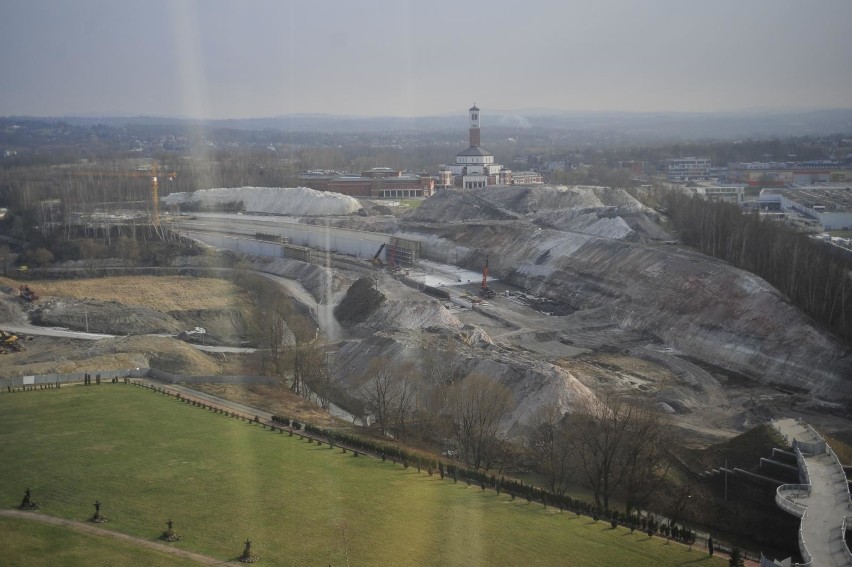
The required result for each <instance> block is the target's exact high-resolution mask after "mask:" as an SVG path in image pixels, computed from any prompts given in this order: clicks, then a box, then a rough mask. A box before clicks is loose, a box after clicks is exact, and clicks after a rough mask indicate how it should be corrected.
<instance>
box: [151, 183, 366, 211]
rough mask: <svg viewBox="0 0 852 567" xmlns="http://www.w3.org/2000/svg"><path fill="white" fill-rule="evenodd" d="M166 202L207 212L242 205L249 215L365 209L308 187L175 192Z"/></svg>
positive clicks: (352, 200)
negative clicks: (207, 209) (230, 204)
mask: <svg viewBox="0 0 852 567" xmlns="http://www.w3.org/2000/svg"><path fill="white" fill-rule="evenodd" d="M163 203H164V204H165V205H167V206H176V205H182V204H192V205H197V206H199V207H201V208H203V209H206V208H211V209H212V208H217V207H219V206H222V205H225V204H227V203H242V204H243V208H244V209H245V211H246V212H247V213H272V214H278V215H306V216H323V215H348V214H352V213H354V212H357V211H358V210H359V209H361V203H359V202H358V200H357V199H355V198H353V197H349V196H347V195H341V194H340V193H330V192H328V191H315V190H313V189H308V188H307V187H228V188H220V189H201V190H198V191H194V192H192V193H172V194H171V195H167V196H166V197H163Z"/></svg>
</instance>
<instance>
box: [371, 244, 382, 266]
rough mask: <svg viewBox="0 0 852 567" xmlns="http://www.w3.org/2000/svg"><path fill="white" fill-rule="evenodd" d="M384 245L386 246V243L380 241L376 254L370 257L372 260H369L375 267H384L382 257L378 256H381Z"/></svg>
mask: <svg viewBox="0 0 852 567" xmlns="http://www.w3.org/2000/svg"><path fill="white" fill-rule="evenodd" d="M385 246H386V244H385V243H384V242H382V245H381V246H379V249H378V251H376V255H375V256H373V259H372V260H370V262H372V263H373V265H374V266H375V267H377V268H384V267H385V263H384V262H383V261H382V259H381V258H380V257H379V256H381V254H382V250H384V249H385Z"/></svg>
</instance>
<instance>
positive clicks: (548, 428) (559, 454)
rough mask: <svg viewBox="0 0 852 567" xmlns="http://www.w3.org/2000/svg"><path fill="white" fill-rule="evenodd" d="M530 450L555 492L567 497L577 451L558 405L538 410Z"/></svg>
mask: <svg viewBox="0 0 852 567" xmlns="http://www.w3.org/2000/svg"><path fill="white" fill-rule="evenodd" d="M530 426H531V427H532V432H531V434H530V450H531V451H532V453H533V455H534V456H535V458H536V461H537V462H538V464H539V466H540V467H541V470H542V472H543V473H544V475H545V477H546V478H547V485H548V488H549V489H550V491H551V492H555V493H556V494H565V490H566V489H567V488H568V482H569V481H570V479H571V473H572V471H573V459H572V456H573V452H572V447H571V439H570V436H569V431H568V426H567V423H566V420H565V414H564V413H563V412H562V409H561V408H560V407H559V406H558V405H557V404H555V403H553V404H547V405H544V406H542V407H540V408H539V409H538V411H537V412H536V413H535V415H534V416H533V418H532V419H531V420H530Z"/></svg>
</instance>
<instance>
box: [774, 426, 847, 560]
mask: <svg viewBox="0 0 852 567" xmlns="http://www.w3.org/2000/svg"><path fill="white" fill-rule="evenodd" d="M772 425H773V426H774V427H775V429H777V430H778V431H779V432H780V433H781V435H783V436H784V437H785V438H786V439H787V441H788V442H789V443H791V444H794V443H795V445H794V448H795V447H797V448H799V449H800V450H801V455H802V457H803V459H802V461H803V463H804V465H800V475H801V474H802V473H801V470H802V469H804V477H805V478H803V479H802V484H808V485H810V490H809V494H800V495H795V494H794V495H790V496H787V497H786V500H787V501H789V502H792V503H794V505H797V506H798V508H799V509H801V508H804V510H803V513H801V514H800V513H798V511H796V512H792V511H791V510H790V509H788V508H787V507H785V506H782V505H781V504H779V506H780V507H782V508H784V509H785V510H787V511H788V512H791V513H794V514H795V515H797V516H799V517H801V518H802V523H801V526H800V528H799V547H800V549H801V552H802V555H803V556H804V559H805V561H807V559H808V557H807V556H808V555H810V556H811V557H812V558H813V562H812V563H811V565H813V567H833V566H852V557H850V555H849V552H848V550H847V549H846V544H845V543H844V539H843V538H844V535H845V534H844V533H843V531H842V530H843V528H842V526H844V525H845V520H846V517H847V516H852V505H850V498H849V488H848V486H847V484H846V474H845V473H844V471H843V468H842V466H841V465H840V462H839V461H838V460H837V458H836V457H835V456H834V453H833V452H832V451H831V448H830V447H828V446H827V445H826V444H825V441H824V440H823V439H822V438H821V437H820V436H819V434H817V433H816V431H814V430H813V428H811V427H810V426H808V425H806V424H804V423H802V422H799V421H797V420H795V419H780V420H775V421H773V422H772ZM814 447H815V448H816V449H814V450H813V451H812V452H809V451H808V449H811V448H814ZM783 488H784V487H783V486H782V487H781V488H780V489H779V493H778V497H781V498H784V497H782V496H781V493H782V489H783ZM778 497H776V501H777V500H778Z"/></svg>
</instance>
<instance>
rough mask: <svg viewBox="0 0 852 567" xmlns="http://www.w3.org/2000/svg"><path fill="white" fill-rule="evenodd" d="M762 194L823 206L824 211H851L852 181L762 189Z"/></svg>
mask: <svg viewBox="0 0 852 567" xmlns="http://www.w3.org/2000/svg"><path fill="white" fill-rule="evenodd" d="M763 195H783V196H784V197H786V198H787V199H790V200H791V201H796V202H797V203H801V204H802V205H804V206H806V207H809V208H813V207H825V211H826V212H852V183H825V184H819V185H794V186H792V187H787V188H778V189H764V190H763V191H761V196H763Z"/></svg>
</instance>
